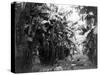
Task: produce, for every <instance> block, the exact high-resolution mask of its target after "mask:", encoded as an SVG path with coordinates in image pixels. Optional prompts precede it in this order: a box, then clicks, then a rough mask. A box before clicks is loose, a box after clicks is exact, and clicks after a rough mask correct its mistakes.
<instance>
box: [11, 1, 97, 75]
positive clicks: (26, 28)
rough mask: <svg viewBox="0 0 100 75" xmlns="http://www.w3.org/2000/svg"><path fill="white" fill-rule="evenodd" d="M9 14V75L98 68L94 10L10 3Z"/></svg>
mask: <svg viewBox="0 0 100 75" xmlns="http://www.w3.org/2000/svg"><path fill="white" fill-rule="evenodd" d="M11 11H12V12H13V13H14V14H12V12H11V16H13V17H14V18H11V21H12V22H13V23H14V24H11V26H12V29H13V31H12V32H13V33H14V35H12V36H14V37H13V38H14V40H13V41H14V45H13V46H14V49H12V50H11V51H12V56H11V57H12V59H11V61H12V63H11V65H12V70H13V72H15V73H28V72H33V73H34V72H50V71H68V70H80V69H81V70H82V69H96V68H97V67H98V63H97V62H98V60H97V52H98V51H97V50H98V49H97V43H98V42H97V36H98V34H97V29H98V20H97V16H98V15H97V11H98V10H97V6H84V5H83V6H82V5H73V4H72V5H69V4H55V3H54V4H53V3H35V2H12V3H11ZM11 40H12V39H11Z"/></svg>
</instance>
